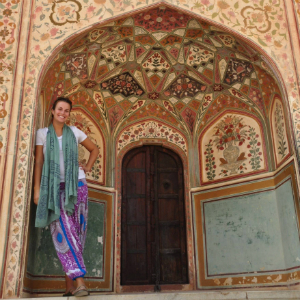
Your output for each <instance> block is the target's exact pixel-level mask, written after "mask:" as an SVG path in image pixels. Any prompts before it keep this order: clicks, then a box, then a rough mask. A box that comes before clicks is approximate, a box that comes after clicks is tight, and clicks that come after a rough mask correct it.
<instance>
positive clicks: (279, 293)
mask: <svg viewBox="0 0 300 300" xmlns="http://www.w3.org/2000/svg"><path fill="white" fill-rule="evenodd" d="M45 298H47V300H68V299H69V298H70V300H74V299H82V300H83V299H86V300H115V299H116V300H152V299H155V300H249V299H255V300H289V299H297V300H300V290H273V291H270V290H268V291H266V290H265V291H189V292H176V293H167V292H161V293H127V294H93V295H90V296H87V297H80V298H79V297H62V296H57V297H53V296H50V297H49V296H45V297H40V296H39V297H38V298H26V299H33V300H38V299H45Z"/></svg>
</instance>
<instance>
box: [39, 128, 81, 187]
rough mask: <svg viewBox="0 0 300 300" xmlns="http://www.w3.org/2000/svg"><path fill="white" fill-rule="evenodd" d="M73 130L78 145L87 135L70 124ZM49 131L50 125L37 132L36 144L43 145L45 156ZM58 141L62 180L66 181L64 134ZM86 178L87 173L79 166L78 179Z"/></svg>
mask: <svg viewBox="0 0 300 300" xmlns="http://www.w3.org/2000/svg"><path fill="white" fill-rule="evenodd" d="M70 128H71V129H72V131H73V132H74V135H75V138H76V141H77V145H78V144H80V143H81V142H83V141H84V140H85V139H86V138H87V135H86V134H85V133H84V132H83V131H81V130H80V129H78V128H77V127H75V126H70ZM47 132H48V127H45V128H41V129H38V131H37V132H36V142H35V144H36V145H37V146H38V145H41V146H43V153H44V156H45V154H46V141H47ZM57 139H58V143H59V162H60V182H65V168H64V156H63V151H62V136H58V137H57ZM82 178H85V173H84V171H83V170H82V168H79V171H78V179H82Z"/></svg>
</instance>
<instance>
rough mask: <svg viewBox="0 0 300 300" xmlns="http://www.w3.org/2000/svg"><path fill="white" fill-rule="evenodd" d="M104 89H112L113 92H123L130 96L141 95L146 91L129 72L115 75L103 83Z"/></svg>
mask: <svg viewBox="0 0 300 300" xmlns="http://www.w3.org/2000/svg"><path fill="white" fill-rule="evenodd" d="M101 87H102V88H103V89H107V90H110V91H111V92H112V93H113V94H119V93H120V94H123V95H124V96H126V97H128V96H131V95H138V96H141V95H143V94H144V91H143V90H142V88H141V87H140V85H139V84H138V83H137V82H136V81H135V80H134V78H133V77H132V76H131V75H130V74H129V73H128V72H126V73H123V74H122V75H118V76H116V77H113V78H111V79H109V80H107V81H104V82H103V83H102V84H101Z"/></svg>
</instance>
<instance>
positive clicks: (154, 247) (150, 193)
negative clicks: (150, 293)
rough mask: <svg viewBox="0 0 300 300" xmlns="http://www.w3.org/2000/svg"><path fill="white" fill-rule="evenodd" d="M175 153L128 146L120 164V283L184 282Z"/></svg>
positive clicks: (180, 192) (180, 186) (178, 162)
mask: <svg viewBox="0 0 300 300" xmlns="http://www.w3.org/2000/svg"><path fill="white" fill-rule="evenodd" d="M182 174H183V170H182V163H181V160H180V158H179V157H178V156H177V155H176V154H175V153H173V152H172V151H170V150H167V149H164V148H162V147H158V146H144V147H141V148H138V149H134V150H132V151H130V152H129V153H128V154H127V155H126V156H125V158H124V160H123V168H122V183H123V184H122V230H121V233H122V239H121V240H122V253H121V261H122V264H121V284H122V285H137V284H152V285H156V286H157V285H160V284H172V283H181V284H182V283H187V282H188V278H187V259H186V229H185V212H184V196H183V175H182Z"/></svg>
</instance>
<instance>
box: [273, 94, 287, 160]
mask: <svg viewBox="0 0 300 300" xmlns="http://www.w3.org/2000/svg"><path fill="white" fill-rule="evenodd" d="M271 118H272V122H271V124H272V133H273V143H274V152H275V158H276V163H277V165H279V164H280V163H281V162H282V161H283V160H284V159H285V158H286V157H288V155H289V145H288V140H287V134H286V124H285V118H284V112H283V107H282V103H281V101H280V100H279V99H278V98H275V99H274V103H273V109H272V116H271Z"/></svg>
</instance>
